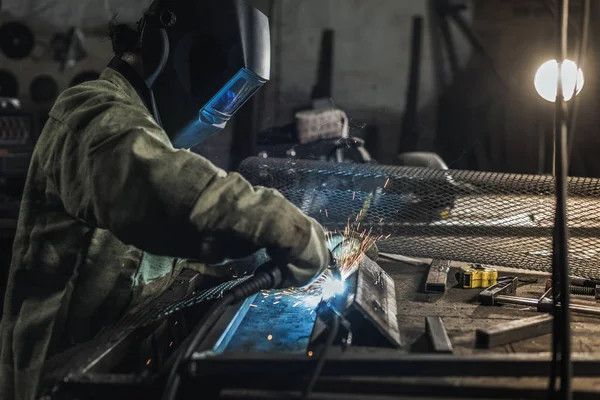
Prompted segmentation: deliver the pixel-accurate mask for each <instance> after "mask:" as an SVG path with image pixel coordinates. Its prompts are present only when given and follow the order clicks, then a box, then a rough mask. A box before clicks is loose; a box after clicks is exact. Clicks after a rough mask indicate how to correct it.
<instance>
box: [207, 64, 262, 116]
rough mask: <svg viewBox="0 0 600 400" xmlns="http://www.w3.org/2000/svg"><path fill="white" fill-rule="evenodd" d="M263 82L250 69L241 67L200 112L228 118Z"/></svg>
mask: <svg viewBox="0 0 600 400" xmlns="http://www.w3.org/2000/svg"><path fill="white" fill-rule="evenodd" d="M264 83H265V81H264V80H262V79H260V78H259V77H258V75H256V74H254V73H253V72H252V71H250V70H248V69H246V68H242V69H241V70H240V71H239V72H238V73H237V74H235V76H234V77H233V78H231V80H230V81H229V82H228V83H227V84H226V85H225V86H223V88H222V89H221V90H219V92H218V93H217V94H216V95H215V96H214V97H213V98H212V99H211V100H210V101H209V102H208V104H206V106H204V108H203V109H202V111H201V113H203V112H208V113H209V114H212V116H213V117H219V118H223V119H224V120H227V119H229V117H231V116H232V115H233V114H235V112H236V111H237V110H238V109H239V108H240V107H241V106H242V105H243V104H244V103H245V102H246V101H247V100H248V99H249V98H250V97H252V95H253V94H254V93H255V92H256V91H257V90H258V89H259V88H260V87H261V86H262V85H263V84H264Z"/></svg>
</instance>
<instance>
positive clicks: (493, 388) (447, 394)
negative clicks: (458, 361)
mask: <svg viewBox="0 0 600 400" xmlns="http://www.w3.org/2000/svg"><path fill="white" fill-rule="evenodd" d="M263 382H264V383H262V382H257V381H256V380H255V381H253V382H249V385H246V384H245V383H246V382H244V380H241V381H238V380H235V381H233V380H232V381H228V382H227V383H226V385H227V388H224V389H223V390H222V391H221V394H220V397H219V398H221V399H278V400H280V399H284V398H292V399H293V398H298V394H297V392H294V391H293V390H292V388H293V387H294V386H297V385H298V382H297V378H295V377H294V381H292V379H290V380H288V381H287V382H284V383H283V384H279V383H277V384H275V385H274V384H273V382H272V381H271V382H269V381H268V380H266V379H265V380H264V381H263ZM261 383H262V386H263V387H262V388H261V387H260V386H261ZM315 389H316V390H315V391H314V392H313V393H312V394H311V399H324V400H325V399H327V400H334V399H340V400H342V399H343V400H346V399H348V400H350V399H352V400H359V399H360V400H379V399H381V400H384V399H385V400H387V399H405V398H423V397H424V396H428V397H427V398H431V397H436V398H440V397H441V398H456V399H465V398H469V399H540V400H541V399H547V396H548V392H547V391H546V390H545V389H541V388H539V387H510V386H506V385H502V384H500V383H498V384H493V383H489V382H487V383H486V384H477V383H466V382H465V383H461V384H460V385H457V384H456V382H450V381H443V380H435V381H433V380H432V379H429V380H419V381H417V382H411V381H407V380H406V379H396V380H390V379H368V380H366V379H360V378H358V379H357V378H353V377H340V378H325V379H320V380H319V381H318V383H317V386H316V388H315ZM294 395H295V396H294ZM574 395H575V398H577V399H580V400H588V399H590V400H592V399H597V398H598V395H599V392H598V391H597V390H585V391H584V390H581V391H575V393H574ZM408 396H410V397H408ZM412 396H415V397H412ZM429 396H431V397H429Z"/></svg>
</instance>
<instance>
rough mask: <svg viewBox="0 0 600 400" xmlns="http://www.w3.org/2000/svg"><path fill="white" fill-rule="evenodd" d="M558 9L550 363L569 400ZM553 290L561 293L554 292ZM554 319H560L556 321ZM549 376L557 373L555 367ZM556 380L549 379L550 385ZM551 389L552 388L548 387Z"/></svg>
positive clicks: (564, 8) (560, 11)
mask: <svg viewBox="0 0 600 400" xmlns="http://www.w3.org/2000/svg"><path fill="white" fill-rule="evenodd" d="M559 4H560V5H561V7H558V8H557V27H558V32H559V40H557V43H556V50H557V56H558V57H557V60H558V62H560V63H561V64H560V65H561V67H560V69H559V74H558V78H559V79H558V82H559V83H560V84H559V85H558V93H557V96H556V104H555V105H556V110H555V118H554V124H555V125H554V126H555V131H554V135H555V138H554V139H555V149H556V154H555V165H556V176H555V181H556V214H555V220H554V221H555V222H554V238H553V243H554V248H553V265H552V269H553V276H554V277H558V279H559V281H558V282H556V283H555V282H553V284H554V290H553V296H552V299H553V311H554V313H553V314H554V330H553V348H552V350H553V360H558V357H557V355H555V354H554V353H556V350H557V349H560V353H559V354H560V378H561V379H560V394H561V396H560V397H561V398H562V399H564V400H570V399H571V398H572V393H571V378H572V365H571V318H570V310H569V305H570V304H569V303H570V298H569V257H568V254H569V233H568V226H567V168H568V150H567V137H568V126H567V106H566V102H565V99H564V91H563V89H564V88H563V82H562V79H561V77H562V65H563V60H565V59H566V58H567V28H568V16H569V0H560V2H559ZM556 289H558V290H560V291H559V293H556ZM559 298H560V307H559V308H558V310H557V302H558V300H559ZM557 317H560V318H559V319H558V320H557ZM552 373H553V374H556V368H555V366H554V367H553V368H552ZM553 381H554V382H555V378H554V379H552V378H551V382H553ZM551 389H553V388H551Z"/></svg>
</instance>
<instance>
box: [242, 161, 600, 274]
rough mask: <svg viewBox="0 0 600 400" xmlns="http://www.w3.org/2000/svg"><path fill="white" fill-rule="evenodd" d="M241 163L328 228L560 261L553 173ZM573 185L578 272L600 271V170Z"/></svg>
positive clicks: (509, 262) (545, 266)
mask: <svg viewBox="0 0 600 400" xmlns="http://www.w3.org/2000/svg"><path fill="white" fill-rule="evenodd" d="M240 171H241V173H242V174H243V175H244V176H245V177H246V178H247V179H249V180H250V182H252V183H253V184H254V185H260V186H266V187H271V188H275V189H278V190H280V191H281V192H282V193H283V194H284V195H285V197H287V198H288V199H289V200H290V201H291V202H292V203H294V204H296V205H297V206H298V207H299V208H300V209H301V210H302V211H304V212H305V213H306V214H308V215H310V216H312V217H314V218H315V219H317V220H318V221H319V222H320V223H322V224H323V225H324V226H325V227H326V228H328V229H329V230H342V229H344V227H345V226H346V225H347V224H350V225H351V226H352V228H353V229H354V230H356V231H359V232H363V230H366V231H367V232H368V231H371V234H372V235H374V236H377V237H380V238H381V239H380V240H379V242H378V245H379V248H380V249H381V251H384V252H389V253H394V254H402V255H406V256H413V257H431V258H441V259H448V260H454V261H466V262H476V263H482V264H488V265H498V266H509V267H517V268H525V269H532V270H539V271H550V270H551V250H552V249H551V240H552V239H551V233H552V227H553V224H554V207H555V198H554V180H553V178H552V177H551V176H538V175H517V174H499V173H487V172H469V171H442V170H433V169H426V168H412V167H398V166H383V165H375V164H336V163H327V162H320V161H306V160H284V159H262V158H250V159H247V160H246V161H244V163H243V164H242V165H241V167H240ZM568 192H569V200H568V213H569V227H570V235H571V238H570V242H569V243H570V256H569V257H570V267H571V273H572V274H573V275H577V276H582V277H587V278H600V201H599V200H598V198H599V197H600V180H598V179H590V178H585V179H584V178H570V179H569V181H568Z"/></svg>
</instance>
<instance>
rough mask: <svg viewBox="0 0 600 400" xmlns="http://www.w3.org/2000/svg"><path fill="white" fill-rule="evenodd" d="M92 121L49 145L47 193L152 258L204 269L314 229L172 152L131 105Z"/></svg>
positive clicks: (231, 179)
mask: <svg viewBox="0 0 600 400" xmlns="http://www.w3.org/2000/svg"><path fill="white" fill-rule="evenodd" d="M96 115H97V117H95V118H93V119H91V120H90V121H89V122H88V123H87V124H86V126H85V128H84V129H82V130H79V131H78V130H76V129H73V128H71V129H70V131H69V134H67V135H64V137H63V138H62V140H60V141H58V143H57V145H56V150H55V155H54V160H55V161H54V171H55V172H54V179H55V184H56V186H57V189H58V191H59V193H60V197H61V200H62V202H63V205H64V208H65V210H66V211H67V212H68V213H69V214H70V215H72V216H73V217H75V218H77V219H80V220H82V221H84V222H85V223H87V224H89V225H90V226H94V227H98V228H102V229H107V230H110V231H111V232H112V233H113V234H114V235H115V236H116V237H117V238H118V239H119V240H121V241H122V242H124V243H126V244H131V245H134V246H136V247H138V248H140V249H142V250H144V251H148V252H150V253H152V254H156V255H165V256H172V257H179V258H192V259H196V260H200V261H203V262H210V263H214V262H219V261H221V260H222V259H223V258H225V257H236V256H245V255H247V254H249V253H251V252H252V251H254V250H256V249H258V248H262V247H267V248H268V247H275V248H279V249H284V250H288V251H289V254H290V255H291V256H293V255H294V254H299V253H300V252H301V251H302V250H303V248H304V247H305V246H306V245H307V243H308V241H309V237H310V232H311V227H312V226H313V224H314V220H312V219H310V218H308V217H307V216H305V215H304V214H303V213H302V212H301V211H300V210H299V209H298V208H296V207H295V206H294V205H292V204H291V203H289V202H288V201H287V200H285V199H284V198H283V196H282V195H281V194H279V193H278V192H276V191H274V190H270V189H266V188H262V187H253V186H252V185H251V184H250V183H249V182H247V181H246V180H245V179H244V178H243V177H242V176H241V175H239V174H237V173H229V174H227V173H226V172H225V171H223V170H221V169H218V168H217V167H215V166H214V165H212V164H211V163H210V162H209V161H208V160H206V159H205V158H203V157H201V156H199V155H197V154H194V153H191V152H189V151H187V150H176V149H174V148H173V147H172V145H171V144H170V141H169V139H168V137H167V135H166V133H165V132H164V131H163V130H162V129H161V128H160V127H159V126H158V125H156V124H155V122H154V121H153V120H152V119H151V118H150V117H148V116H147V115H146V114H144V113H142V112H139V111H138V110H136V108H135V107H133V106H132V107H130V108H128V107H127V106H126V105H119V107H111V108H110V111H107V112H103V113H96ZM237 253H239V254H237Z"/></svg>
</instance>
